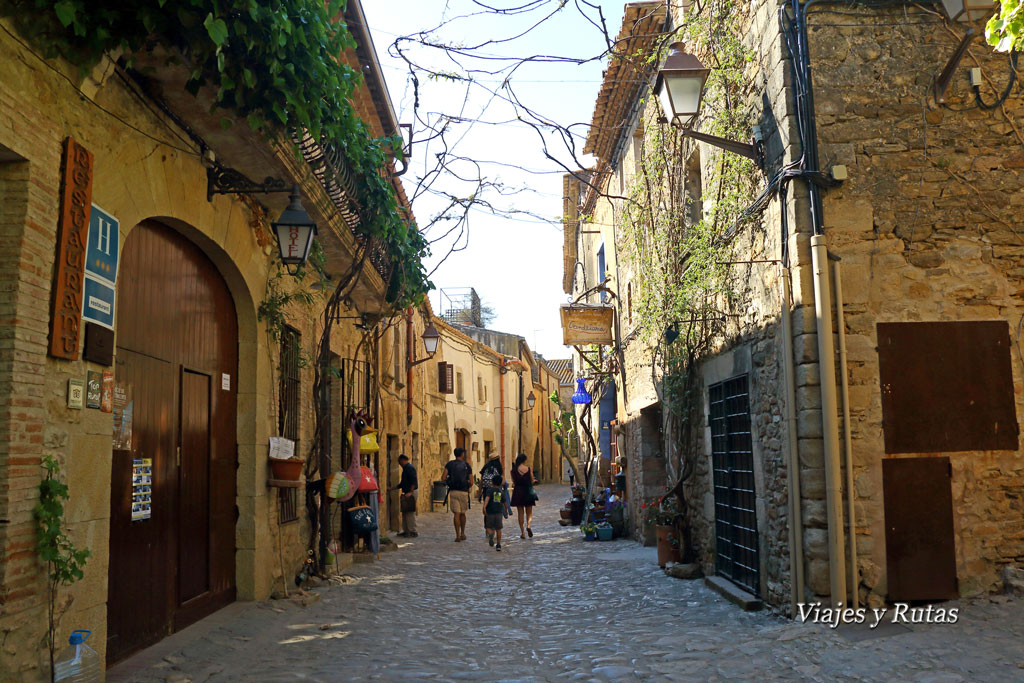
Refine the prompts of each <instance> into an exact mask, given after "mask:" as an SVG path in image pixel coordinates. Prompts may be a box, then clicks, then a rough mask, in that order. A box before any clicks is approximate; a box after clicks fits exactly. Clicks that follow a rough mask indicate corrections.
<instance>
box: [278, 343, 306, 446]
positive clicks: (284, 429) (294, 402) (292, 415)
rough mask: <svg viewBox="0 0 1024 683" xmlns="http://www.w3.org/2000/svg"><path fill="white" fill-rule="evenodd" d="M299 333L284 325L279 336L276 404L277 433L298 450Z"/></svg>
mask: <svg viewBox="0 0 1024 683" xmlns="http://www.w3.org/2000/svg"><path fill="white" fill-rule="evenodd" d="M300 340H301V335H299V332H298V330H295V329H293V328H291V327H286V328H285V331H284V334H283V335H282V337H281V392H280V402H279V406H278V425H277V428H278V433H279V434H280V435H281V436H283V437H285V438H286V439H291V440H292V441H294V442H295V452H296V453H298V452H300V451H299V408H300V404H299V395H300V393H301V384H302V380H301V371H300V363H299V354H300V353H301V345H300Z"/></svg>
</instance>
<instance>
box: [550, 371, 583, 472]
mask: <svg viewBox="0 0 1024 683" xmlns="http://www.w3.org/2000/svg"><path fill="white" fill-rule="evenodd" d="M548 400H549V401H551V403H553V404H554V405H555V408H556V409H557V411H556V415H558V417H556V418H555V419H553V420H551V426H552V427H553V428H554V429H555V434H554V437H555V443H557V444H558V447H559V448H561V449H562V457H563V458H565V461H566V462H567V463H569V467H570V468H571V469H572V474H573V477H574V478H575V481H578V482H582V481H583V478H582V477H581V476H580V460H579V458H580V436H579V431H578V430H577V429H576V414H575V413H574V412H573V411H572V410H566V409H565V406H563V405H562V402H561V400H559V398H558V392H557V391H552V392H551V395H550V396H548Z"/></svg>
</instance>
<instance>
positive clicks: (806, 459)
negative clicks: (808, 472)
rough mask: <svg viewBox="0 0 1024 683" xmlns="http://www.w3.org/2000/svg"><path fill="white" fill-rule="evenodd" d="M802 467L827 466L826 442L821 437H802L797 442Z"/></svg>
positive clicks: (820, 467)
mask: <svg viewBox="0 0 1024 683" xmlns="http://www.w3.org/2000/svg"><path fill="white" fill-rule="evenodd" d="M797 452H798V453H799V454H800V465H801V467H804V468H808V469H823V468H824V467H825V443H824V441H822V440H821V438H816V439H800V440H799V441H798V442H797Z"/></svg>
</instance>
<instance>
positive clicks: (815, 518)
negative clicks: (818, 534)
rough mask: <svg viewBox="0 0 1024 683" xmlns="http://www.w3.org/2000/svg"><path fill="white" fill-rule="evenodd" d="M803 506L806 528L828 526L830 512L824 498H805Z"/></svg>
mask: <svg viewBox="0 0 1024 683" xmlns="http://www.w3.org/2000/svg"><path fill="white" fill-rule="evenodd" d="M801 507H802V510H801V512H802V514H803V518H804V528H805V529H806V528H808V527H819V528H824V527H826V526H828V512H827V510H826V506H825V501H824V500H805V501H804V502H803V505H802V506H801Z"/></svg>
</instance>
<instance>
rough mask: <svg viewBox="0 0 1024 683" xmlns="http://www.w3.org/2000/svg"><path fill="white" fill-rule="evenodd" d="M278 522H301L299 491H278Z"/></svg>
mask: <svg viewBox="0 0 1024 683" xmlns="http://www.w3.org/2000/svg"><path fill="white" fill-rule="evenodd" d="M277 521H278V522H279V523H281V524H287V523H289V522H297V521H299V490H298V489H278V490H277Z"/></svg>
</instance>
